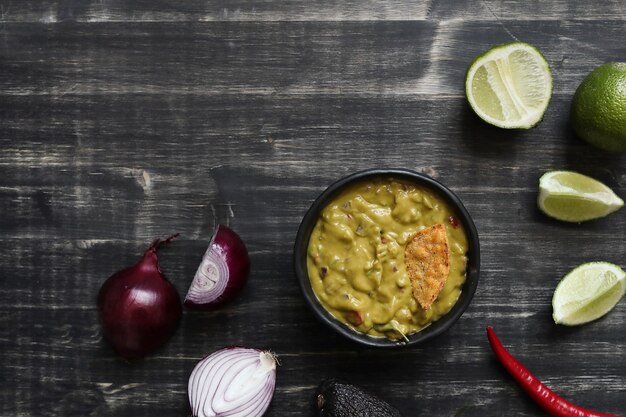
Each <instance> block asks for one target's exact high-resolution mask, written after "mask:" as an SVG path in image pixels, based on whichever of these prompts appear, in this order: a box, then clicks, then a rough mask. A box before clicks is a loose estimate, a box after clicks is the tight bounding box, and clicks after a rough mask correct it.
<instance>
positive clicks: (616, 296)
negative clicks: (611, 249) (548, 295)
mask: <svg viewBox="0 0 626 417" xmlns="http://www.w3.org/2000/svg"><path fill="white" fill-rule="evenodd" d="M624 292H626V272H624V271H623V270H622V269H621V268H620V267H619V266H617V265H614V264H611V263H608V262H589V263H586V264H583V265H580V266H578V267H576V268H574V269H573V270H572V271H571V272H570V273H569V274H567V275H566V276H565V278H563V279H562V280H561V282H559V285H557V287H556V290H554V296H553V297H552V310H553V313H552V318H554V322H555V323H557V324H564V325H566V326H576V325H579V324H584V323H588V322H590V321H592V320H595V319H598V318H600V317H602V316H604V315H605V314H606V313H608V312H609V311H611V309H612V308H613V307H615V305H616V304H617V303H618V302H619V300H620V299H621V298H622V297H623V296H624Z"/></svg>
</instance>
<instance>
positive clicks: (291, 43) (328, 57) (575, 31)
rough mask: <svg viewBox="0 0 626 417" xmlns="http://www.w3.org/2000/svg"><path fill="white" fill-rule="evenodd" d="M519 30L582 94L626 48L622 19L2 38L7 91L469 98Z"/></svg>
mask: <svg viewBox="0 0 626 417" xmlns="http://www.w3.org/2000/svg"><path fill="white" fill-rule="evenodd" d="M586 33H594V37H593V38H592V39H589V38H588V36H586V35H585V34H586ZM511 34H513V35H514V36H515V37H516V38H517V39H520V40H523V41H526V42H530V43H532V44H534V45H536V46H537V47H538V48H539V49H540V50H542V51H543V52H544V53H545V55H546V57H547V59H548V61H549V63H550V64H551V66H552V69H553V72H554V77H555V83H554V92H555V94H571V93H572V92H573V91H574V90H575V89H576V87H577V86H578V84H579V83H580V82H581V80H582V79H583V78H584V76H585V75H586V74H587V73H588V72H589V71H590V70H591V69H592V68H594V67H595V66H597V65H599V64H601V63H603V62H606V61H610V60H619V59H620V56H623V55H624V43H623V39H624V36H626V28H625V26H624V23H623V22H620V21H601V22H593V21H592V22H586V21H547V22H544V21H538V22H534V21H531V22H529V21H512V22H509V23H507V24H506V27H503V26H502V25H499V24H497V23H493V22H489V23H485V22H467V21H463V20H455V21H450V22H442V23H436V22H431V21H419V22H324V23H314V22H269V23H268V22H263V23H257V22H214V23H189V24H185V25H179V24H176V23H108V24H99V25H93V24H87V23H67V24H61V25H53V26H45V25H41V24H4V25H2V26H0V37H1V38H2V39H3V42H4V44H5V45H8V44H10V45H13V47H11V48H8V47H5V48H4V49H2V51H1V52H0V53H1V56H2V59H3V60H4V62H6V64H5V65H4V67H3V68H4V71H3V72H2V73H0V86H2V88H1V94H3V95H52V96H55V97H57V99H58V100H60V101H63V100H64V98H63V97H64V96H65V95H71V96H73V95H94V94H95V95H97V94H124V95H129V94H138V95H141V94H167V95H172V94H185V95H192V96H193V95H224V94H236V95H250V94H252V95H267V96H270V98H271V97H273V96H274V95H277V94H278V95H282V94H288V95H311V94H326V95H329V94H333V95H339V96H352V95H373V96H377V97H379V96H385V95H386V96H394V97H395V96H399V95H409V96H414V95H432V96H436V97H441V96H447V95H452V96H462V95H463V83H464V78H465V71H466V70H467V66H468V65H469V63H470V62H471V61H472V59H473V58H474V57H475V56H476V55H478V54H479V53H481V52H483V51H484V50H485V49H487V48H488V47H490V46H492V45H494V44H498V43H503V42H510V41H512V40H513V38H512V37H511ZM128 45H132V48H128V47H127V46H128ZM155 63H158V64H155ZM190 99H193V98H190ZM120 100H123V98H120ZM94 104H97V100H95V101H94ZM120 104H121V103H120ZM149 111H150V109H149V108H145V109H133V112H134V114H135V115H137V116H142V115H144V114H147V113H149ZM132 115H133V113H130V114H129V117H131V116H132ZM197 116H198V115H197ZM197 116H196V117H197ZM117 123H124V120H123V119H122V120H119V121H118V122H117Z"/></svg>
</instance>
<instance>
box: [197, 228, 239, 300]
mask: <svg viewBox="0 0 626 417" xmlns="http://www.w3.org/2000/svg"><path fill="white" fill-rule="evenodd" d="M249 273H250V258H249V257H248V250H247V249H246V245H244V243H243V241H242V240H241V238H240V237H239V235H238V234H237V233H235V232H234V231H232V230H231V229H229V228H228V227H226V226H223V225H218V226H217V229H216V230H215V233H213V236H212V237H211V241H210V243H209V247H208V249H207V250H206V252H205V254H204V256H203V257H202V262H201V263H200V266H199V267H198V270H197V271H196V275H195V276H194V278H193V281H192V283H191V286H190V287H189V290H188V291H187V295H186V296H185V305H186V306H187V307H190V308H195V309H199V310H210V309H213V308H215V307H218V306H219V305H221V304H223V303H225V302H227V301H230V300H231V299H233V298H234V297H235V295H237V294H238V293H239V291H241V289H242V288H243V286H244V284H245V283H246V281H247V279H248V274H249Z"/></svg>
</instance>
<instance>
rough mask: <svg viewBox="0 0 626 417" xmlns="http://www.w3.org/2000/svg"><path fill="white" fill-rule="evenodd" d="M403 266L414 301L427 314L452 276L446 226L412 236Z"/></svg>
mask: <svg viewBox="0 0 626 417" xmlns="http://www.w3.org/2000/svg"><path fill="white" fill-rule="evenodd" d="M404 262H405V264H406V270H407V273H408V274H409V279H410V280H411V286H412V287H413V298H415V301H417V302H418V303H419V305H420V306H421V307H422V308H423V309H424V310H428V309H430V307H431V306H432V304H433V302H434V301H435V300H436V299H437V296H438V295H439V293H440V292H441V290H442V288H443V286H444V284H445V283H446V280H447V279H448V275H449V273H450V254H449V251H448V236H447V235H446V228H445V226H444V225H443V224H439V223H438V224H435V225H434V226H431V227H428V228H426V229H424V230H422V231H420V232H418V233H417V234H416V235H415V236H413V238H412V239H411V240H410V241H409V243H407V245H406V248H405V250H404Z"/></svg>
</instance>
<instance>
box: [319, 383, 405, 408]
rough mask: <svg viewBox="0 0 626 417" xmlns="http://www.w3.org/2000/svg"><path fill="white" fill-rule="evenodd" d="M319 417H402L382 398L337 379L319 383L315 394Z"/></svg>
mask: <svg viewBox="0 0 626 417" xmlns="http://www.w3.org/2000/svg"><path fill="white" fill-rule="evenodd" d="M315 409H316V411H317V416H319V417H402V415H401V414H400V412H399V411H398V410H396V409H395V408H393V407H392V406H391V405H389V404H387V403H386V402H384V401H383V400H381V399H379V398H376V397H374V396H373V395H371V394H368V393H367V392H365V391H363V390H361V389H359V388H357V387H355V386H354V385H350V384H348V383H347V382H344V381H340V380H337V379H328V380H326V381H324V382H322V383H321V385H320V386H319V388H318V389H317V392H316V396H315Z"/></svg>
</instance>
